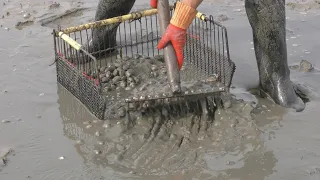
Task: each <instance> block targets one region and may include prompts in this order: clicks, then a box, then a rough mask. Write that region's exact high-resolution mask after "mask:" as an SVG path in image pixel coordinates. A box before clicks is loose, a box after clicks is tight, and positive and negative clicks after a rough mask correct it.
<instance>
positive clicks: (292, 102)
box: [245, 0, 305, 112]
mask: <svg viewBox="0 0 320 180" xmlns="http://www.w3.org/2000/svg"><path fill="white" fill-rule="evenodd" d="M245 8H246V12H247V16H248V19H249V23H250V25H251V27H252V33H253V41H254V48H255V55H256V60H257V65H258V70H259V78H260V89H261V91H262V92H263V93H265V94H266V95H268V96H269V97H271V98H272V99H273V100H274V101H275V103H277V104H279V105H281V106H283V107H287V108H294V109H295V110H296V111H297V112H300V111H303V110H304V108H305V104H304V102H303V101H302V100H301V99H300V98H299V97H298V96H297V94H296V92H295V90H294V88H293V84H292V82H291V80H290V71H289V67H288V62H287V45H286V19H285V1H284V0H246V1H245Z"/></svg>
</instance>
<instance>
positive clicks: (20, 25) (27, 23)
mask: <svg viewBox="0 0 320 180" xmlns="http://www.w3.org/2000/svg"><path fill="white" fill-rule="evenodd" d="M33 24H34V21H33V20H26V21H19V22H17V24H16V25H15V28H16V29H18V30H22V29H23V28H25V27H28V26H31V25H33Z"/></svg>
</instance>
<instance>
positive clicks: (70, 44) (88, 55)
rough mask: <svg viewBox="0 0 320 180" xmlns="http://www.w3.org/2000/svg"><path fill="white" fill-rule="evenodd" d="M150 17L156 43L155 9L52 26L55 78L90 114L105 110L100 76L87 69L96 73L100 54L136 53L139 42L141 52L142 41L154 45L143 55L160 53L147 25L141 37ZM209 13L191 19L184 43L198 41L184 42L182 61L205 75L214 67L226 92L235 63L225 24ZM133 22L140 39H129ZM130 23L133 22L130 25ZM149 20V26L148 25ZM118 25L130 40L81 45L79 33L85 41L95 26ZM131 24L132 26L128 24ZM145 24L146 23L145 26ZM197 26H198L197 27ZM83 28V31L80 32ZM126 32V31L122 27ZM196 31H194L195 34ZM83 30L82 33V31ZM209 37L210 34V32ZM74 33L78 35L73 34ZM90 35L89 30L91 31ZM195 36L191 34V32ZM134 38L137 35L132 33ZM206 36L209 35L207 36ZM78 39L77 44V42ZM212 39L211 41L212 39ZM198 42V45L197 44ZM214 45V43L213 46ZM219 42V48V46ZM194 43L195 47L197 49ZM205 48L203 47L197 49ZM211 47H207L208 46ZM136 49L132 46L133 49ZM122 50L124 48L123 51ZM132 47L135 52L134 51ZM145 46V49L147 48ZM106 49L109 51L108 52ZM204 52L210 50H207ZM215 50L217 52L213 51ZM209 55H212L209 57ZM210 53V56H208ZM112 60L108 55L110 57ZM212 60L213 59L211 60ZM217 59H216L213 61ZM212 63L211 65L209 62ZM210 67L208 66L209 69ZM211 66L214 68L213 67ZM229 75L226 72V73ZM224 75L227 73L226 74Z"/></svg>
mask: <svg viewBox="0 0 320 180" xmlns="http://www.w3.org/2000/svg"><path fill="white" fill-rule="evenodd" d="M173 11H174V6H171V11H170V12H171V14H172V13H173ZM148 18H150V19H151V20H150V23H151V26H153V25H156V28H157V29H156V33H157V36H156V37H157V39H156V41H157V42H158V40H159V38H160V36H159V27H158V25H157V23H158V21H157V10H156V9H148V10H143V11H139V12H132V13H130V14H127V15H124V16H119V17H114V18H110V19H106V20H101V21H96V22H92V23H88V24H83V25H79V26H75V27H69V28H66V29H63V30H62V29H60V28H59V29H57V30H56V29H54V30H53V39H54V52H55V60H56V70H57V81H58V83H60V84H61V85H62V86H64V87H65V88H66V89H67V90H68V91H70V92H71V93H72V94H73V95H74V96H75V97H76V98H77V99H79V100H80V101H81V102H82V103H83V104H84V105H85V106H86V107H87V108H88V109H89V111H90V112H91V113H93V114H94V115H95V116H96V117H97V118H98V119H104V111H105V109H106V99H105V95H104V94H102V86H101V79H100V78H99V76H97V77H93V76H92V75H91V72H98V69H99V67H100V66H101V61H100V60H97V59H99V58H100V55H101V54H106V55H108V54H110V53H111V52H112V51H115V50H120V53H119V54H118V55H117V56H120V58H122V57H123V56H133V55H134V53H139V48H138V46H139V45H142V54H145V53H144V52H143V51H144V47H143V44H145V43H147V46H149V43H151V44H152V45H151V47H152V48H154V50H153V51H152V53H150V52H149V51H148V52H147V54H146V55H147V56H156V55H161V53H162V50H157V49H156V48H155V47H156V44H157V42H154V41H155V39H151V40H149V39H148V35H149V33H148V28H146V31H147V32H146V33H147V36H146V37H147V40H145V41H144V40H143V38H142V28H141V26H142V23H141V21H143V20H145V21H146V23H147V22H148V21H147V20H148ZM152 18H155V21H153V20H152ZM213 19H214V18H213V16H211V15H210V16H208V17H207V16H206V15H205V14H202V13H200V12H199V13H198V14H197V18H195V20H194V22H193V24H192V25H191V26H190V28H189V29H188V33H189V35H190V36H188V38H187V42H190V41H194V40H199V41H197V43H187V45H186V47H185V50H184V56H185V62H186V63H191V64H193V65H194V66H195V67H196V68H198V69H199V70H200V71H203V72H205V73H206V74H212V73H217V72H215V70H214V69H216V71H217V69H219V72H218V75H219V81H220V82H221V83H222V84H224V86H225V88H224V91H225V92H229V88H230V86H231V81H232V77H233V74H234V71H235V65H234V63H233V62H232V61H231V59H230V54H229V44H228V35H227V29H226V27H224V26H222V25H221V24H219V23H217V22H215V21H214V20H213ZM137 22H140V23H139V24H138V26H139V25H140V28H141V31H140V36H141V39H142V41H135V42H134V41H133V40H132V37H134V35H133V36H132V34H131V32H132V29H133V28H135V29H136V30H137ZM131 23H133V24H134V25H132V24H131ZM152 23H153V25H152ZM115 25H116V26H119V27H118V28H117V29H118V30H119V32H120V30H121V28H120V26H121V25H122V26H124V28H125V29H126V25H129V28H130V41H129V42H128V40H127V39H126V38H127V37H126V34H125V37H121V36H118V35H119V34H120V33H119V34H116V35H117V37H118V39H120V43H118V44H117V45H116V46H113V47H109V48H99V50H98V51H94V50H93V51H91V52H90V51H89V50H88V49H86V48H85V46H84V45H83V44H84V43H85V42H83V34H86V36H87V40H86V41H88V40H89V37H88V35H89V34H90V33H88V30H89V31H90V30H93V29H98V28H107V27H111V26H115ZM132 26H134V27H132ZM147 26H148V25H146V27H147ZM200 27H201V29H200ZM83 31H85V33H83ZM125 31H126V30H125ZM195 32H196V33H195ZM82 33H83V34H82ZM211 33H212V34H214V35H213V36H211V35H212V34H211ZM77 34H78V35H77ZM91 34H92V31H91ZM194 34H195V35H196V36H195V37H193V35H194ZM135 35H136V37H135V38H136V40H137V36H138V34H137V33H135ZM208 36H210V37H208ZM79 38H80V43H78V42H77V41H79ZM121 38H124V39H125V41H124V42H125V44H122V42H123V41H122V40H121ZM212 40H213V41H212ZM199 43H200V44H199ZM216 44H218V45H216ZM220 44H222V48H221V46H220ZM195 46H199V47H198V48H197V47H195ZM201 47H206V48H201ZM210 47H211V48H210ZM135 48H136V49H135ZM123 49H124V50H123ZM134 49H135V50H136V52H134ZM147 49H149V48H148V47H147ZM195 49H197V50H198V51H199V52H197V53H195V52H194V50H195ZM108 51H109V52H108ZM208 51H210V52H211V51H214V52H211V53H208ZM217 52H218V53H217ZM213 55H214V56H215V57H213ZM80 56H81V58H82V60H85V61H86V63H85V64H81V63H79V62H77V61H79V60H81V58H79V57H80ZM210 56H211V57H210ZM70 57H73V58H74V57H76V58H74V59H73V61H71V60H70ZM111 59H112V58H111ZM194 59H206V62H204V63H198V61H194ZM212 59H215V60H212ZM217 59H218V60H217ZM212 63H214V64H212ZM209 67H211V68H209ZM213 67H214V68H213ZM227 72H228V73H229V74H228V73H227ZM226 74H227V76H226Z"/></svg>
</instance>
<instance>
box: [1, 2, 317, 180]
mask: <svg viewBox="0 0 320 180" xmlns="http://www.w3.org/2000/svg"><path fill="white" fill-rule="evenodd" d="M57 2H59V3H60V4H61V7H59V8H57V9H53V10H49V9H48V6H49V5H50V4H51V3H53V2H52V1H36V0H34V1H30V2H27V1H19V0H10V1H9V2H7V1H6V2H5V4H6V5H1V6H2V8H1V11H0V12H1V15H2V14H6V12H7V11H9V12H10V15H9V16H7V15H5V17H4V18H3V19H1V21H0V24H1V25H2V27H1V28H0V33H1V42H2V43H1V44H0V53H1V56H2V61H0V72H1V73H0V74H1V75H0V82H1V83H0V102H1V103H0V120H1V122H2V121H3V120H5V121H3V122H7V121H10V122H9V123H0V152H5V151H6V150H7V149H8V148H12V149H13V150H14V154H9V155H8V157H7V158H8V163H7V165H6V166H3V165H2V164H1V163H0V179H1V180H2V179H3V180H7V179H8V180H11V179H151V178H153V179H244V180H250V179H254V180H255V179H312V180H316V179H320V154H319V152H320V151H319V150H320V145H319V140H320V134H319V130H318V129H319V126H320V124H319V123H318V120H317V118H318V117H319V115H320V113H319V112H318V110H317V107H318V106H319V105H320V103H319V99H318V93H319V90H320V85H319V83H318V82H319V80H320V76H319V73H300V72H294V71H292V72H291V74H292V75H291V76H292V80H293V81H295V82H300V83H304V84H305V85H307V86H310V89H312V90H313V92H314V94H313V96H314V100H312V101H311V102H310V103H308V104H307V107H306V110H305V111H303V112H301V113H295V112H293V110H290V109H283V108H280V107H278V106H276V105H272V103H271V102H269V101H267V100H263V99H259V98H257V97H255V96H253V95H252V94H250V93H249V92H248V91H247V90H248V89H251V88H254V87H255V86H256V85H257V81H258V79H257V68H256V63H255V59H254V51H253V50H252V49H251V48H252V47H253V45H252V44H251V41H252V37H251V29H250V26H249V23H248V21H247V19H246V15H245V11H244V7H243V5H242V4H241V3H243V2H242V1H230V2H232V3H229V2H225V1H215V4H213V1H212V0H206V1H204V3H203V4H202V5H201V7H200V8H199V9H200V11H201V12H204V13H206V14H212V15H215V16H216V15H219V14H221V13H226V14H227V16H228V17H229V18H230V19H229V20H227V21H225V22H223V24H224V25H225V26H227V28H228V35H229V44H230V53H231V58H232V60H233V61H234V62H235V63H236V65H237V69H236V74H235V76H234V81H233V82H234V83H233V85H234V86H235V87H236V89H233V90H232V92H233V93H234V94H235V95H237V97H238V98H239V99H244V100H246V101H249V102H250V101H256V102H258V103H259V104H260V105H264V106H263V107H261V108H258V109H257V110H255V111H254V112H253V115H252V116H253V119H252V118H250V116H249V113H248V112H249V111H250V110H251V109H252V108H251V105H250V104H247V105H245V106H243V105H244V104H238V105H239V107H238V108H235V109H234V111H235V112H229V111H221V112H217V114H216V119H217V121H215V122H214V123H211V122H210V121H209V123H208V124H209V125H210V124H211V125H212V126H208V128H202V127H206V126H205V125H206V124H205V123H204V122H205V121H204V120H203V119H202V120H201V121H199V120H198V119H197V118H196V119H191V118H190V119H184V120H177V121H176V122H170V121H168V120H164V121H163V122H162V121H161V122H162V123H159V125H158V126H157V123H155V124H154V125H152V124H153V122H157V121H159V120H157V119H156V120H152V119H149V120H138V121H137V122H136V124H135V126H134V127H133V128H132V129H129V130H128V131H124V132H123V131H121V130H123V129H124V130H126V127H125V126H124V125H125V124H124V123H123V122H122V123H121V122H119V124H117V123H118V122H109V123H110V124H108V128H105V127H106V125H104V126H103V125H102V124H103V123H105V122H100V121H96V120H95V118H94V117H93V116H91V115H90V114H89V113H88V112H87V111H85V110H84V107H83V106H82V105H81V104H79V102H78V101H77V100H75V99H74V98H73V97H72V96H70V94H69V93H68V92H66V91H64V90H63V88H60V86H58V85H57V82H56V72H55V67H54V66H49V64H51V63H52V62H53V41H52V36H51V34H50V33H51V32H52V27H55V26H56V25H57V24H59V23H61V25H62V26H64V27H65V26H70V25H76V24H81V23H84V22H87V21H90V20H92V19H93V16H94V10H95V8H96V3H97V2H96V1H94V2H93V1H86V2H85V3H83V2H81V1H57ZM287 2H288V1H287ZM20 3H21V4H22V7H21V6H20ZM210 4H211V6H209V5H210ZM145 7H148V2H147V1H142V0H138V1H137V3H136V6H135V8H134V9H133V10H137V9H139V8H145ZM72 8H88V9H87V10H86V11H80V12H78V14H75V15H74V16H73V17H72V16H71V17H68V18H65V19H59V20H58V21H55V22H54V23H51V24H49V27H41V26H40V23H41V22H43V21H44V20H46V19H47V18H49V19H50V18H51V17H52V15H59V14H61V13H63V12H64V11H65V10H68V9H72ZM22 10H23V11H25V12H30V14H31V18H32V17H34V18H35V23H34V24H33V25H30V26H27V27H25V28H23V29H22V30H18V29H15V28H14V25H15V24H16V22H17V21H21V20H23V14H24V13H21V11H22ZM319 13H320V11H319V10H318V9H310V10H308V11H303V10H301V9H296V10H294V11H289V10H288V11H287V14H288V18H287V29H288V34H287V36H288V37H287V38H288V41H287V43H288V54H289V59H288V61H289V64H293V63H298V62H300V60H301V59H306V60H308V61H310V62H311V63H313V64H314V65H315V66H316V67H317V66H319V62H318V51H317V50H318V49H319V46H320V45H319V43H318V42H319V40H320V36H318V32H319V29H320V25H319V23H318V18H319V17H320V15H319ZM6 27H8V28H9V30H7V29H6ZM308 52H310V53H308ZM219 113H220V114H219ZM235 113H238V115H239V116H237V120H238V122H237V123H236V125H235V126H233V125H232V124H233V120H235V117H234V114H235ZM89 125H91V126H92V127H90V126H89ZM157 127H158V128H157ZM150 129H151V130H150ZM152 129H154V130H152ZM161 129H163V130H161ZM158 130H159V132H158ZM97 131H99V133H101V134H100V136H96V135H98V133H96V132H97ZM149 131H150V132H155V133H154V134H152V133H151V134H149V135H148V133H147V132H149ZM161 133H162V134H161ZM174 134H176V135H174ZM181 139H182V141H179V140H181ZM95 150H98V151H101V154H99V153H100V152H96V151H95ZM96 153H98V154H96ZM0 156H1V154H0ZM60 157H64V158H63V159H59V158H60Z"/></svg>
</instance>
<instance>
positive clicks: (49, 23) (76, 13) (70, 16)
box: [39, 8, 90, 28]
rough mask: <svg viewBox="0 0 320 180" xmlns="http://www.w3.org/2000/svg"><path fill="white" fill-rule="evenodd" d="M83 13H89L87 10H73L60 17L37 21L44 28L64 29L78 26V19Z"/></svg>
mask: <svg viewBox="0 0 320 180" xmlns="http://www.w3.org/2000/svg"><path fill="white" fill-rule="evenodd" d="M85 13H90V12H89V8H73V9H70V10H67V11H65V12H64V13H63V14H60V15H53V16H50V17H46V18H42V19H40V20H39V23H40V24H41V26H44V27H50V28H57V26H61V27H62V28H66V27H70V26H72V25H78V24H79V21H80V17H81V16H83V15H84V14H85Z"/></svg>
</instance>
